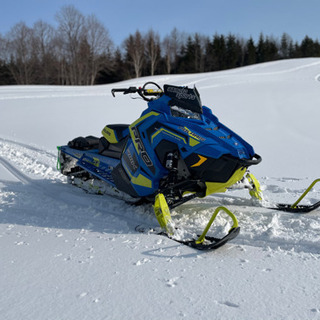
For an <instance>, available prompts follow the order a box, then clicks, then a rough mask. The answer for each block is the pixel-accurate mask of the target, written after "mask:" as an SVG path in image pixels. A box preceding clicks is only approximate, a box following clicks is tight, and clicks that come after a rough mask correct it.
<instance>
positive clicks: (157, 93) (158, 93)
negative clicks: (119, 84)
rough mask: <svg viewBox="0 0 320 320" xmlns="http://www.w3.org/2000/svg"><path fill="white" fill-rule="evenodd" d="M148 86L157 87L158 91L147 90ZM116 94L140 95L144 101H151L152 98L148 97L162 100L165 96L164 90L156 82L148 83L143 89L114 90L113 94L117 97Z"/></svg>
mask: <svg viewBox="0 0 320 320" xmlns="http://www.w3.org/2000/svg"><path fill="white" fill-rule="evenodd" d="M147 85H154V86H156V87H157V89H146V86H147ZM116 92H123V94H130V93H138V94H139V95H140V97H142V99H143V100H146V101H151V100H153V99H152V98H147V97H158V98H160V97H161V96H162V95H163V90H162V89H161V87H160V86H159V85H158V84H156V83H154V82H146V83H145V84H144V85H143V87H139V88H136V87H129V88H118V89H112V90H111V93H112V95H113V96H114V97H115V93H116Z"/></svg>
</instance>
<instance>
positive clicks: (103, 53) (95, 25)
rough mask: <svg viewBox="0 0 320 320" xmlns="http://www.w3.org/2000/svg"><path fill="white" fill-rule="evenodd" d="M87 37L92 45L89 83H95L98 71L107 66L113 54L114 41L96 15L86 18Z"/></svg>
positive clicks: (90, 45)
mask: <svg viewBox="0 0 320 320" xmlns="http://www.w3.org/2000/svg"><path fill="white" fill-rule="evenodd" d="M86 39H87V43H88V45H89V47H90V56H89V61H88V62H89V64H90V79H89V82H90V83H89V84H91V85H93V84H94V81H95V79H96V76H97V74H98V72H99V71H100V70H101V69H102V68H103V67H104V66H106V64H107V62H109V63H110V61H107V60H108V58H109V57H110V55H111V51H112V48H113V43H112V41H111V39H110V37H109V33H108V31H107V30H106V28H105V27H104V26H103V25H102V24H101V23H100V22H99V21H98V20H97V18H96V16H95V15H90V16H89V17H87V19H86Z"/></svg>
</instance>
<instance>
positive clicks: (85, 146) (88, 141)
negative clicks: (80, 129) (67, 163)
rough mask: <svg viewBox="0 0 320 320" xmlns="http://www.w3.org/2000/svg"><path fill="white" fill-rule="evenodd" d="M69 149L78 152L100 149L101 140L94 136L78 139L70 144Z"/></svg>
mask: <svg viewBox="0 0 320 320" xmlns="http://www.w3.org/2000/svg"><path fill="white" fill-rule="evenodd" d="M68 147H70V148H72V149H77V150H92V149H98V147H99V138H97V137H94V136H87V137H85V138H84V137H78V138H75V139H73V140H72V141H69V142H68Z"/></svg>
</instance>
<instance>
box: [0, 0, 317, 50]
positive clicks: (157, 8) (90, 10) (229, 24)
mask: <svg viewBox="0 0 320 320" xmlns="http://www.w3.org/2000/svg"><path fill="white" fill-rule="evenodd" d="M70 4H72V5H74V6H75V7H76V8H77V9H78V10H79V11H80V12H81V13H83V14H84V15H89V14H95V15H96V16H97V18H98V19H99V20H100V21H101V22H102V23H103V24H104V25H105V27H106V28H107V29H108V31H109V34H110V37H111V39H112V40H113V41H114V43H115V44H116V45H120V44H121V43H122V42H123V40H124V39H125V38H126V37H127V36H128V35H129V34H130V33H134V32H135V31H136V30H137V29H138V30H140V31H141V32H146V31H148V30H149V29H150V28H152V29H153V30H154V31H157V32H159V34H160V36H162V37H163V36H165V35H167V34H169V33H170V31H171V30H172V29H173V28H175V27H176V28H177V29H178V30H179V31H184V32H186V33H188V34H193V33H195V32H198V33H201V34H204V35H208V36H213V35H214V34H215V33H219V34H220V33H221V34H225V35H227V34H228V33H229V32H231V33H233V34H235V35H239V36H242V37H244V38H246V39H247V38H249V37H250V36H252V37H253V39H254V40H257V39H258V37H259V34H260V33H261V32H263V33H264V35H268V36H274V37H276V38H280V37H281V35H282V34H283V33H284V32H286V33H288V34H289V35H290V36H291V37H292V39H293V40H294V41H299V42H300V41H301V40H302V39H303V38H304V37H305V35H308V36H310V37H311V38H313V39H320V18H319V14H320V0H192V1H191V0H176V1H174V0H171V1H169V0H162V1H160V0H159V1H143V0H133V1H132V0H0V8H1V11H0V33H1V34H2V35H4V34H5V33H6V32H8V31H9V30H10V28H11V27H12V26H13V25H14V24H16V23H18V22H20V21H24V22H25V23H26V24H27V25H28V26H32V25H33V23H34V22H36V21H38V20H44V21H46V22H48V23H50V24H52V25H53V26H56V21H55V15H56V13H57V12H59V10H60V9H61V8H62V7H63V6H65V5H70Z"/></svg>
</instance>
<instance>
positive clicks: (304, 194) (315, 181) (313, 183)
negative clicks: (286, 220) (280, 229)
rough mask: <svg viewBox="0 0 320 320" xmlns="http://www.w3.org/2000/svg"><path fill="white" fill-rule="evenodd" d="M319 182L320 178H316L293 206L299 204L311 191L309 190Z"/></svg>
mask: <svg viewBox="0 0 320 320" xmlns="http://www.w3.org/2000/svg"><path fill="white" fill-rule="evenodd" d="M318 182H320V179H316V180H314V181H313V182H312V183H311V184H310V186H309V187H308V188H307V189H306V191H305V192H304V193H303V194H302V195H301V196H300V198H299V199H298V200H297V201H296V202H295V203H294V204H293V205H292V206H291V208H292V209H294V208H295V207H296V206H297V204H298V203H299V202H300V201H301V200H302V199H303V198H304V197H305V196H306V195H307V193H309V191H310V190H311V189H312V188H313V186H314V185H315V184H316V183H318Z"/></svg>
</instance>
